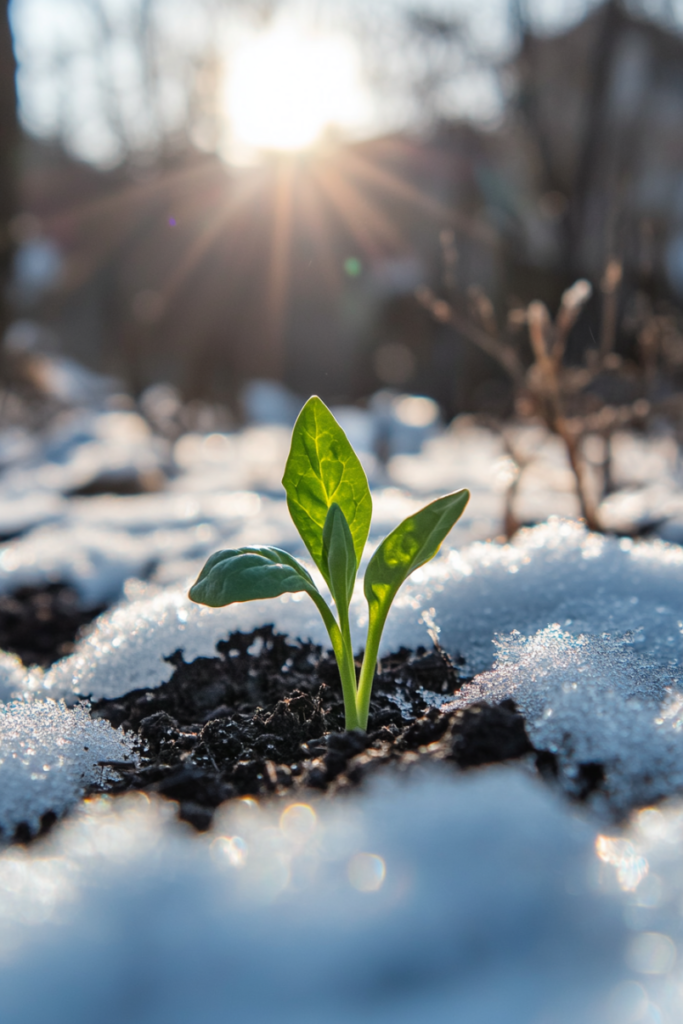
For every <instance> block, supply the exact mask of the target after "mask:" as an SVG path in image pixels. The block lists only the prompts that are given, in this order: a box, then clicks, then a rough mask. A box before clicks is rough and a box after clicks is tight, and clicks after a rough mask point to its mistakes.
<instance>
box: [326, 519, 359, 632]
mask: <svg viewBox="0 0 683 1024" xmlns="http://www.w3.org/2000/svg"><path fill="white" fill-rule="evenodd" d="M323 559H324V561H325V562H326V564H327V572H328V575H329V581H330V591H331V592H332V597H333V598H334V603H335V604H336V606H337V608H339V609H343V611H344V613H346V611H347V609H348V607H349V604H350V603H351V596H352V594H353V585H354V583H355V581H356V571H357V569H358V562H357V561H356V553H355V551H354V548H353V538H352V537H351V531H350V530H349V524H348V523H347V522H346V518H345V516H344V513H343V512H342V510H341V509H340V508H339V505H337V503H336V502H333V503H332V504H331V505H330V508H329V511H328V513H327V518H326V520H325V526H324V529H323Z"/></svg>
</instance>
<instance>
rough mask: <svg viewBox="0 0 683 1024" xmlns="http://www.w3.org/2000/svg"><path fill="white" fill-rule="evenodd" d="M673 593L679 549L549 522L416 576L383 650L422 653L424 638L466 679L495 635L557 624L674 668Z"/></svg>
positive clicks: (677, 616)
mask: <svg viewBox="0 0 683 1024" xmlns="http://www.w3.org/2000/svg"><path fill="white" fill-rule="evenodd" d="M682 588H683V550H682V549H681V548H680V547H678V546H674V545H670V544H666V543H664V542H663V541H660V540H656V541H642V542H635V541H632V540H630V539H629V538H622V539H615V538H610V537H604V536H601V535H598V534H593V533H589V532H587V531H586V530H585V528H584V527H582V526H581V525H580V524H579V523H575V522H571V521H567V520H562V519H555V518H553V519H550V520H549V521H548V522H547V523H544V524H543V525H541V526H536V527H533V528H530V529H526V530H522V531H520V533H519V534H518V535H517V536H516V537H515V539H514V542H513V543H511V544H503V545H501V544H496V543H493V542H489V543H485V544H482V543H477V544H472V545H471V546H470V547H468V548H465V549H463V550H462V551H455V550H451V551H450V552H448V553H446V554H444V555H443V556H442V557H440V558H438V559H436V560H435V561H434V562H431V563H429V564H428V565H426V566H424V567H423V568H422V569H419V570H418V571H417V572H416V573H414V574H413V576H412V577H411V578H410V580H409V581H408V582H407V583H406V584H405V586H404V587H403V588H402V589H401V591H400V592H399V596H398V598H397V601H396V602H395V605H394V608H393V609H392V611H391V612H390V614H389V619H388V622H387V627H386V630H385V634H384V638H383V643H382V651H383V652H384V653H388V652H389V651H391V650H396V649H397V648H398V647H400V645H401V644H403V645H404V646H405V647H414V646H416V645H417V644H418V643H422V644H425V645H429V642H430V641H429V631H431V632H432V633H436V634H438V637H439V640H440V642H441V644H442V645H443V646H444V647H445V648H446V649H447V650H448V651H449V652H451V653H452V654H461V655H462V656H463V657H464V658H465V671H466V672H467V673H468V674H471V675H474V674H476V673H477V672H483V671H485V670H487V669H488V668H490V667H491V664H492V662H493V654H494V648H493V644H492V641H493V638H494V635H495V634H497V633H508V632H511V631H512V630H515V629H516V630H519V632H521V633H524V634H525V635H527V636H530V635H532V634H533V633H535V632H537V631H538V630H539V629H545V627H546V626H549V625H551V624H552V623H554V622H558V623H559V624H560V626H561V627H562V629H563V630H564V631H565V632H567V633H571V634H572V635H573V636H578V635H579V634H581V633H588V634H600V633H605V632H607V633H611V634H613V635H624V634H626V633H630V632H632V633H633V634H634V636H633V643H634V644H635V645H636V646H637V647H638V648H639V649H641V650H643V651H646V652H647V654H648V657H649V658H650V659H651V661H652V662H653V663H655V664H657V665H660V666H662V667H665V666H668V665H669V664H671V663H673V664H683V633H682V631H681V626H680V622H681V619H682V618H683V616H682V615H681V610H680V595H681V592H682Z"/></svg>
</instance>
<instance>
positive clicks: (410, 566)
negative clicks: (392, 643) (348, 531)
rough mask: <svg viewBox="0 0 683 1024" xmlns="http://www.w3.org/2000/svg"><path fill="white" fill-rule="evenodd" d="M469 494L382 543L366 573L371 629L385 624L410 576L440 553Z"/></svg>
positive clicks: (440, 502)
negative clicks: (376, 624)
mask: <svg viewBox="0 0 683 1024" xmlns="http://www.w3.org/2000/svg"><path fill="white" fill-rule="evenodd" d="M469 497H470V493H469V491H466V490H462V491H456V492H455V493H454V494H447V495H446V496H445V497H443V498H437V500H436V501H432V502H431V504H429V505H426V506H425V507H424V508H422V509H420V511H419V512H416V513H415V515H413V516H408V518H407V519H404V520H403V522H402V523H400V525H399V526H397V527H396V529H395V530H392V532H391V533H390V534H389V536H388V537H385V539H384V540H383V541H382V543H381V544H380V546H379V547H378V548H377V550H376V551H375V553H374V555H373V556H372V558H371V559H370V562H369V564H368V567H367V569H366V571H365V582H364V589H365V597H366V599H367V602H368V605H369V609H370V629H372V628H373V623H375V622H377V621H379V622H380V623H382V622H383V621H384V618H385V617H386V614H387V612H388V611H389V608H390V607H391V602H392V601H393V600H394V597H395V596H396V591H397V590H398V588H399V587H400V586H401V584H402V583H403V581H404V580H405V579H406V578H407V577H408V576H410V574H411V572H414V571H415V569H418V568H419V567H420V566H421V565H424V564H425V562H428V561H429V560H430V558H433V557H434V555H435V554H436V553H437V551H438V550H439V548H440V547H441V544H442V542H443V540H444V538H445V537H446V534H447V533H448V532H449V530H450V529H451V528H452V527H453V526H454V525H455V523H456V522H457V521H458V519H459V518H460V516H461V515H462V513H463V511H464V509H465V506H466V505H467V502H468V501H469Z"/></svg>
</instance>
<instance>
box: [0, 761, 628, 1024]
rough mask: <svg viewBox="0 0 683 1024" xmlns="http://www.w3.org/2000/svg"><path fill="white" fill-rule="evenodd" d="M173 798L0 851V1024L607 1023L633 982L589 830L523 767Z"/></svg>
mask: <svg viewBox="0 0 683 1024" xmlns="http://www.w3.org/2000/svg"><path fill="white" fill-rule="evenodd" d="M170 812H171V806H170V805H169V804H167V803H162V802H159V801H156V800H153V801H149V800H148V799H146V798H144V797H129V798H124V799H122V800H111V799H110V798H99V799H96V800H91V801H89V802H88V803H87V804H86V805H85V806H83V807H82V808H81V809H80V810H79V811H78V812H77V813H76V814H74V815H73V816H72V817H71V818H70V819H68V820H67V821H65V822H64V823H63V824H62V825H60V826H59V827H58V828H57V829H56V830H55V831H54V833H53V834H52V835H51V836H50V837H48V839H47V840H45V841H42V842H41V843H40V844H37V845H34V846H32V847H31V848H30V849H28V850H23V849H16V848H13V849H9V850H7V851H6V852H5V853H4V854H3V855H2V856H0V1005H1V1006H2V1017H3V1021H5V1022H6V1024H34V1022H36V1021H40V1020H49V1021H50V1024H61V1022H64V1024H66V1022H68V1024H90V1022H91V1021H93V1020H99V1021H102V1022H103V1024H122V1022H123V1021H125V1022H126V1024H157V1022H161V1021H164V1022H166V1024H186V1022H187V1021H190V1020H191V1021H192V1022H193V1024H218V1022H223V1021H225V1020H235V1021H240V1022H241V1024H242V1022H243V1024H272V1022H273V1021H275V1020H277V1021H278V1022H280V1024H289V1022H292V1024H294V1022H295V1021H296V1022H297V1024H299V1022H301V1024H313V1022H316V1021H319V1020H321V1014H322V1019H324V1020H325V1021H326V1024H337V1022H339V1024H341V1022H346V1021H349V1020H353V1021H355V1022H357V1024H370V1022H372V1024H384V1022H386V1024H389V1022H391V1024H403V1022H405V1024H407V1022H409V1021H414V1020H435V1021H436V1020H453V1019H457V1020H467V1021H472V1022H476V1024H500V1022H501V1021H503V1020H504V1021H505V1022H506V1024H531V1022H532V1021H540V1020H550V1019H552V1020H553V1021H554V1022H557V1024H579V1022H581V1024H608V1022H607V1021H606V1020H605V1017H604V1016H603V1015H602V1012H601V1010H602V1006H603V1005H604V1003H605V1001H606V1000H608V999H609V997H610V995H611V993H612V991H613V989H614V987H615V986H617V985H618V984H619V983H623V980H624V979H628V977H629V974H630V972H629V970H628V967H627V966H626V965H625V964H624V961H623V956H624V949H625V948H627V947H628V942H629V940H630V938H631V936H630V934H629V932H628V929H627V928H626V927H625V926H624V923H623V920H622V913H621V912H622V904H623V902H624V897H623V896H622V894H621V892H620V891H619V890H618V889H617V890H616V891H608V892H604V891H602V887H601V886H600V884H599V879H598V868H599V866H600V864H601V862H600V861H599V860H598V858H597V857H596V854H595V842H596V830H595V829H594V828H593V827H592V826H590V825H589V824H586V823H584V822H582V821H580V820H578V819H577V818H576V817H575V816H574V815H573V814H571V813H569V812H568V811H567V809H566V807H564V806H562V805H561V804H560V803H559V802H558V801H557V800H556V799H555V798H553V796H552V795H551V794H550V793H548V791H547V790H544V788H543V787H542V786H541V785H540V784H539V783H538V782H536V781H534V780H532V779H530V778H529V777H526V776H525V775H523V774H522V773H521V772H511V771H506V770H500V769H498V770H492V771H481V772H477V773H472V774H469V775H467V776H461V777H457V776H452V775H450V774H446V773H445V772H444V773H443V774H441V773H436V772H433V773H429V774H424V775H418V774H415V775H413V776H412V778H409V779H407V780H406V779H404V780H402V782H401V783H397V782H396V781H393V782H392V781H390V780H388V779H386V780H384V781H380V782H379V783H378V784H376V785H375V786H374V787H373V789H372V790H371V791H370V792H368V793H366V794H363V795H361V796H355V797H353V798H350V799H349V800H346V801H342V802H341V803H335V804H331V803H329V802H327V801H325V800H320V801H317V802H315V803H313V804H308V805H304V806H303V807H302V806H301V805H299V806H298V807H296V806H295V807H293V808H292V807H290V808H288V809H286V806H285V805H283V804H282V803H279V804H275V805H264V806H263V807H259V805H258V804H256V803H255V801H251V800H246V801H240V802H238V803H237V804H232V805H228V806H227V807H226V809H225V811H223V812H221V814H220V816H219V819H218V820H217V822H216V825H215V827H214V829H213V830H212V832H210V833H209V834H208V835H207V836H205V837H197V836H193V835H191V834H190V833H189V832H188V830H187V829H186V828H182V827H181V826H179V825H177V824H175V823H174V822H173V821H172V820H170V817H169V815H170ZM608 871H609V872H611V873H612V874H613V870H612V869H611V868H609V869H608ZM608 881H610V876H609V875H608ZM608 888H609V886H608ZM611 888H612V889H614V886H612V887H611ZM37 965H39V977H40V983H39V984H36V983H35V979H36V969H37ZM622 1024H623V1022H622Z"/></svg>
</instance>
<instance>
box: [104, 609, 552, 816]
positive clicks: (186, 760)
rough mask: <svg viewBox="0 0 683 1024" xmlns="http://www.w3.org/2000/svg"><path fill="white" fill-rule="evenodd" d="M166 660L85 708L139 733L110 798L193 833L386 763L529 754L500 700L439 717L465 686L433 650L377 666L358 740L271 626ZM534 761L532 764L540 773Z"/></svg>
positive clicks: (352, 779) (310, 651)
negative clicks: (135, 795)
mask: <svg viewBox="0 0 683 1024" xmlns="http://www.w3.org/2000/svg"><path fill="white" fill-rule="evenodd" d="M170 660H171V661H172V663H173V664H174V666H175V672H174V674H173V676H172V678H171V679H170V680H169V682H168V683H165V684H163V685H162V686H159V687H158V688H155V689H150V690H136V691H134V692H133V693H129V694H128V695H127V696H125V697H122V698H119V699H117V700H100V701H96V702H94V703H93V706H92V714H93V716H94V717H99V718H106V719H108V720H109V721H110V722H111V723H112V725H114V726H123V727H124V729H130V730H132V731H134V732H135V733H137V735H138V736H139V737H140V741H141V757H140V762H139V765H138V767H137V768H136V769H131V770H128V769H126V768H125V767H124V766H117V768H119V769H120V774H121V782H120V783H119V784H117V785H116V786H115V787H114V791H115V792H125V791H127V790H131V789H144V790H146V791H147V792H155V793H162V794H164V795H165V796H167V797H170V798H172V799H174V800H177V801H178V802H179V805H180V814H181V816H182V817H183V818H184V819H185V820H187V821H190V822H191V823H192V824H193V825H195V826H196V827H197V828H199V829H205V828H208V827H209V825H210V823H211V818H212V815H213V811H214V809H215V808H216V807H217V806H218V805H219V804H220V803H222V802H223V801H224V800H226V799H228V798H230V797H234V796H245V795H266V794H268V795H294V794H295V793H299V792H301V793H302V798H304V799H305V796H304V795H303V794H305V791H307V790H308V791H309V792H310V791H311V790H317V791H321V790H325V791H327V792H329V793H337V792H340V791H343V790H346V789H349V788H350V787H353V786H356V785H358V784H359V783H361V782H362V781H363V780H364V779H365V778H366V776H367V775H368V774H370V773H371V772H373V771H375V770H376V769H377V768H379V767H382V766H385V765H387V764H393V765H394V766H395V767H396V768H397V769H398V770H401V769H404V768H406V767H407V766H409V765H412V764H415V763H416V762H418V761H425V760H438V761H445V762H449V763H451V764H452V765H454V766H457V767H459V768H469V767H472V766H475V765H482V764H489V763H492V762H496V761H507V760H511V759H513V758H519V757H522V756H523V755H527V754H532V753H534V751H533V748H532V746H531V744H530V742H529V739H528V737H527V734H526V731H525V727H524V720H523V718H522V716H521V715H520V714H519V713H518V711H517V709H516V707H515V705H514V704H513V702H512V701H504V702H503V703H502V704H500V705H499V706H496V707H492V706H490V705H488V704H485V703H480V704H474V705H472V706H471V707H469V708H467V709H465V710H458V711H454V712H451V713H443V712H441V711H440V710H439V708H438V706H434V705H435V704H438V703H439V698H443V696H445V695H448V694H452V693H453V692H454V691H455V690H457V689H458V688H459V686H461V685H462V683H463V682H464V681H465V680H464V679H463V678H461V677H460V675H459V671H458V666H457V665H455V664H454V663H453V661H452V660H451V659H450V657H449V656H448V655H447V654H446V653H445V652H444V651H441V650H439V649H437V648H435V649H434V650H432V651H429V652H428V651H425V649H424V648H418V650H417V651H416V652H411V651H407V650H403V649H402V650H400V651H399V652H398V653H397V654H395V655H392V656H391V657H389V658H386V659H383V660H382V662H381V665H380V672H379V674H378V676H377V678H376V681H375V686H374V690H373V700H372V707H371V714H370V721H369V723H368V731H367V733H361V732H354V733H345V732H344V711H343V705H342V701H341V686H340V683H339V676H338V673H337V667H336V664H335V662H334V659H333V658H332V656H331V655H328V654H326V653H325V652H323V651H322V650H321V649H320V648H319V647H315V646H313V645H311V644H303V643H298V642H292V641H291V640H289V639H288V638H286V637H284V636H281V635H278V634H276V633H274V632H273V630H272V628H271V627H265V628H263V629H260V630H257V631H255V632H254V633H249V634H242V633H235V634H233V635H232V636H231V637H230V638H229V639H228V640H227V641H225V642H223V643H220V644H219V645H218V656H217V657H215V658H198V659H197V660H196V661H193V662H192V663H190V664H186V663H185V661H184V660H183V657H182V654H181V653H180V652H177V653H176V654H175V655H174V656H173V658H172V659H170ZM431 702H433V703H431ZM544 757H545V758H546V761H545V762H544V763H543V765H542V766H541V765H540V764H539V768H541V767H542V769H543V771H544V773H550V774H552V765H551V764H550V763H546V762H547V757H548V755H544Z"/></svg>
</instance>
